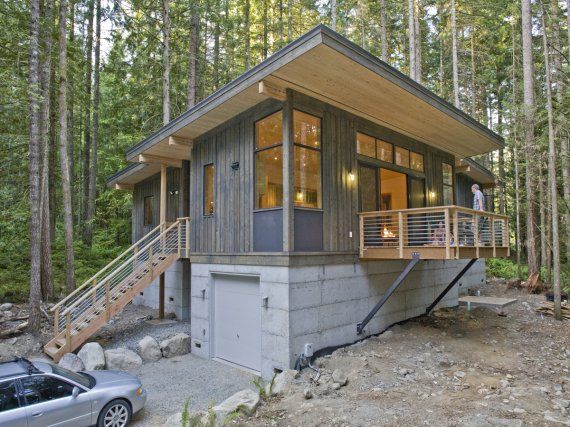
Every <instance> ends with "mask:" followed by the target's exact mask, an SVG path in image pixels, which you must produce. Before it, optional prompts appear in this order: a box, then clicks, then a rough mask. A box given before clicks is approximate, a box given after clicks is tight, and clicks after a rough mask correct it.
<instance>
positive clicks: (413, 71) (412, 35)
mask: <svg viewBox="0 0 570 427" xmlns="http://www.w3.org/2000/svg"><path fill="white" fill-rule="evenodd" d="M414 11H415V0H408V39H409V40H408V45H409V46H408V48H409V52H410V58H409V62H410V77H411V78H412V79H413V80H416V81H417V79H418V75H417V68H416V65H417V64H416V59H417V56H416V46H417V45H416V23H415V22H416V21H415V18H414Z"/></svg>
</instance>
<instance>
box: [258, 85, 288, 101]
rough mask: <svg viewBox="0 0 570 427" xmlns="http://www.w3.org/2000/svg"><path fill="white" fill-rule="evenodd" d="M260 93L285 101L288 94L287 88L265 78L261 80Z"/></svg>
mask: <svg viewBox="0 0 570 427" xmlns="http://www.w3.org/2000/svg"><path fill="white" fill-rule="evenodd" d="M259 93H260V94H262V95H265V96H268V97H269V98H275V99H278V100H279V101H285V99H286V98H287V95H286V94H285V89H283V88H282V87H279V86H277V85H275V84H273V83H269V82H267V81H265V80H262V81H260V82H259Z"/></svg>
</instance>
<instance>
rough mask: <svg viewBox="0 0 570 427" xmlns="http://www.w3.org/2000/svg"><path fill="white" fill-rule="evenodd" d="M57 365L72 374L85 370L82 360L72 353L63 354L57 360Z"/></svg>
mask: <svg viewBox="0 0 570 427" xmlns="http://www.w3.org/2000/svg"><path fill="white" fill-rule="evenodd" d="M58 365H59V366H61V367H62V368H65V369H69V370H70V371H73V372H80V371H84V370H85V365H84V364H83V360H81V358H80V357H79V356H77V355H76V354H73V353H66V354H64V355H63V357H62V358H61V359H59V363H58Z"/></svg>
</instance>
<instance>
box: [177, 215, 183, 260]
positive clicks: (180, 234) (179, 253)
mask: <svg viewBox="0 0 570 427" xmlns="http://www.w3.org/2000/svg"><path fill="white" fill-rule="evenodd" d="M181 252H182V225H181V224H180V222H179V223H178V256H181Z"/></svg>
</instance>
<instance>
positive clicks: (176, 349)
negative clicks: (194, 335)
mask: <svg viewBox="0 0 570 427" xmlns="http://www.w3.org/2000/svg"><path fill="white" fill-rule="evenodd" d="M160 349H161V350H162V355H163V356H164V357H173V356H181V355H183V354H187V353H190V336H189V335H187V334H183V333H182V334H176V335H174V336H173V337H170V338H168V339H166V340H164V341H161V342H160Z"/></svg>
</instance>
